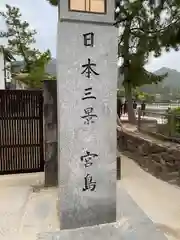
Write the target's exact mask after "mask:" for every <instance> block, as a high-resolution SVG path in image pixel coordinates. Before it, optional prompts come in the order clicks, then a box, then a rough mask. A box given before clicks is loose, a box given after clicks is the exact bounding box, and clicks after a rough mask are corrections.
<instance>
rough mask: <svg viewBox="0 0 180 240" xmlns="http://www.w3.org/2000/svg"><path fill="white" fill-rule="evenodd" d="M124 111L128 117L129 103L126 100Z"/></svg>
mask: <svg viewBox="0 0 180 240" xmlns="http://www.w3.org/2000/svg"><path fill="white" fill-rule="evenodd" d="M123 108H124V109H123V110H124V115H126V113H127V112H128V101H127V100H126V101H125V102H124V104H123Z"/></svg>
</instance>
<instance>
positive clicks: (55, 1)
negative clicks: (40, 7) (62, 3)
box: [47, 0, 58, 6]
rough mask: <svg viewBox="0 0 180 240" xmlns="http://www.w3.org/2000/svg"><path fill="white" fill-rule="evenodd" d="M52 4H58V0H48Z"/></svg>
mask: <svg viewBox="0 0 180 240" xmlns="http://www.w3.org/2000/svg"><path fill="white" fill-rule="evenodd" d="M47 1H48V2H49V3H50V4H51V5H53V6H57V5H58V0H47Z"/></svg>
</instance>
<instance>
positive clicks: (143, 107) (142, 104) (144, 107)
mask: <svg viewBox="0 0 180 240" xmlns="http://www.w3.org/2000/svg"><path fill="white" fill-rule="evenodd" d="M145 110H146V104H145V101H142V103H141V111H142V116H143V117H144V116H145Z"/></svg>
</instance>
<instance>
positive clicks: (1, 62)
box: [0, 46, 15, 89]
mask: <svg viewBox="0 0 180 240" xmlns="http://www.w3.org/2000/svg"><path fill="white" fill-rule="evenodd" d="M12 60H15V59H14V57H13V56H12V54H11V53H10V52H9V51H8V50H7V49H6V48H4V47H3V46H0V89H9V88H11V86H10V85H11V78H12V76H11V61H12Z"/></svg>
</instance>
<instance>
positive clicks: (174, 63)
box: [0, 0, 180, 72]
mask: <svg viewBox="0 0 180 240" xmlns="http://www.w3.org/2000/svg"><path fill="white" fill-rule="evenodd" d="M32 2H34V4H32ZM5 4H9V5H11V6H16V7H18V8H20V11H21V13H22V18H23V20H26V21H27V22H29V24H30V26H31V27H32V28H34V29H36V31H37V36H36V41H37V42H36V47H37V48H38V49H40V50H42V51H45V50H47V49H50V50H51V53H52V55H53V57H56V36H57V8H56V7H53V6H51V5H50V4H49V3H48V2H47V1H46V0H0V11H1V10H4V9H5ZM0 29H2V30H5V29H6V28H5V24H4V22H3V19H2V18H0ZM1 44H5V40H2V39H0V45H1ZM179 59H180V51H179V52H175V51H174V50H172V51H171V52H170V53H164V54H162V56H161V57H159V58H153V57H151V58H150V59H149V63H148V65H147V66H146V69H147V70H149V71H156V70H158V69H160V68H162V67H167V68H171V69H175V70H177V71H179V72H180V61H179Z"/></svg>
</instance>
